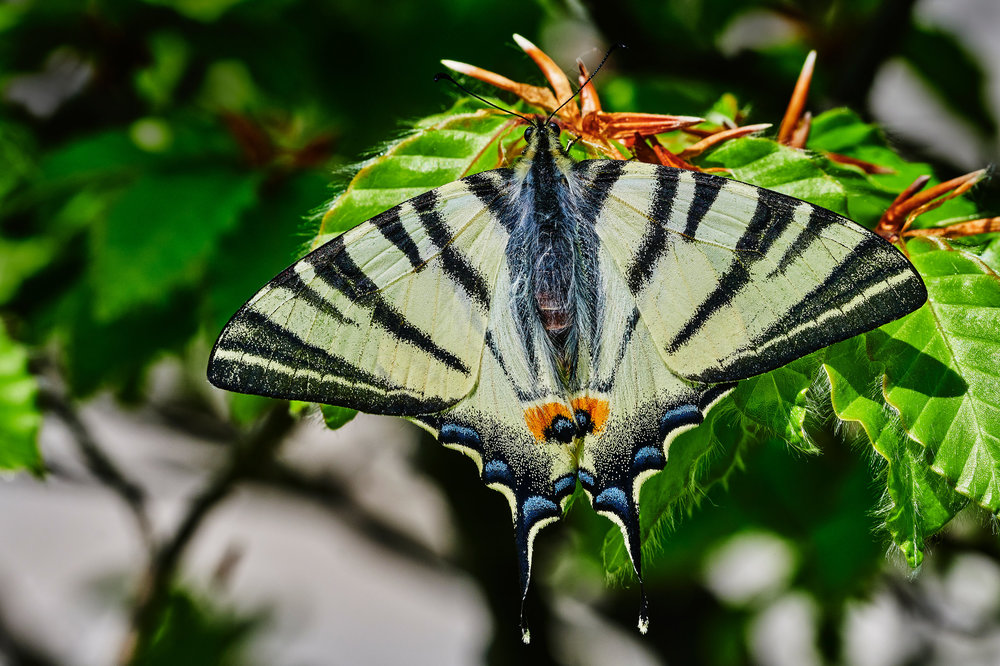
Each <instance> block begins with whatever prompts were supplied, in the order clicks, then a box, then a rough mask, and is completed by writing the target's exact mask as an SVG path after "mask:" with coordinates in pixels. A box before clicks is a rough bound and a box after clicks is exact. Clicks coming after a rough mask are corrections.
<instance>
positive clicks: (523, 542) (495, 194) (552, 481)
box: [208, 169, 576, 637]
mask: <svg viewBox="0 0 1000 666" xmlns="http://www.w3.org/2000/svg"><path fill="white" fill-rule="evenodd" d="M510 178H511V172H510V171H509V170H506V169H498V170H495V171H491V172H486V173H482V174H477V175H475V176H470V177H469V178H465V179H462V180H459V181H456V182H454V183H450V184H448V185H445V186H443V187H440V188H438V189H436V190H432V191H431V192H428V193H426V194H423V195H421V196H418V197H416V198H414V199H410V200H409V201H406V202H404V203H403V204H400V205H399V206H396V207H395V208H393V209H391V210H388V211H386V212H385V213H382V214H381V215H378V216H377V217H375V218H373V219H371V220H369V221H367V222H365V223H364V224H361V225H359V226H358V227H356V228H355V229H353V230H351V231H349V232H347V233H345V234H343V235H341V236H339V237H337V238H335V239H333V240H332V241H330V242H329V243H327V244H326V245H324V246H322V247H320V248H319V249H317V250H316V251H314V252H312V253H311V254H309V255H307V256H306V257H305V258H303V259H302V260H300V261H298V262H297V263H295V264H294V265H292V266H291V267H289V268H288V269H286V270H285V271H284V272H282V273H281V274H280V275H279V276H278V277H276V278H275V279H274V280H272V281H271V282H270V283H268V284H267V285H266V286H265V287H264V288H263V289H261V290H260V291H259V292H258V293H257V294H256V295H255V296H254V297H253V298H252V299H251V300H250V301H249V302H248V303H247V304H246V305H244V306H243V307H242V308H241V309H240V310H239V311H238V312H237V313H236V314H235V315H234V316H233V318H232V320H231V321H230V322H229V324H228V325H227V326H226V328H225V329H224V330H223V332H222V334H221V335H220V337H219V340H218V342H217V343H216V345H215V349H214V350H213V352H212V356H211V360H210V363H209V371H208V373H209V379H210V380H211V382H212V383H213V384H215V385H216V386H218V387H220V388H224V389H228V390H232V391H237V392H241V393H253V394H259V395H267V396H272V397H277V398H285V399H294V400H307V401H314V402H323V403H330V404H337V405H344V406H348V407H353V408H356V409H361V410H363V411H366V412H372V413H382V414H394V415H402V416H409V417H412V420H414V421H415V422H417V423H418V424H420V425H422V426H423V427H424V428H426V429H428V430H429V431H431V432H432V433H433V434H434V435H435V436H437V437H438V439H439V440H440V441H441V442H442V443H443V444H445V445H446V446H448V447H451V448H454V449H457V450H460V451H462V452H463V453H465V454H467V455H469V456H470V457H471V458H472V459H473V460H474V461H475V462H476V464H477V466H478V468H479V471H480V475H481V477H482V479H483V481H484V482H485V483H486V484H487V485H488V486H489V487H491V488H493V489H495V490H498V491H500V492H501V493H503V494H504V495H505V496H506V497H507V499H508V501H509V502H510V506H511V512H512V514H513V518H514V531H515V539H516V543H517V548H518V555H519V561H520V570H521V582H522V599H523V596H524V593H526V591H527V587H528V581H529V579H530V572H531V552H532V543H533V541H534V538H535V535H536V534H537V533H538V531H539V530H540V529H541V528H542V527H544V526H545V525H548V524H550V523H552V522H554V521H556V520H558V519H559V517H560V516H561V515H562V505H563V503H564V501H565V500H566V499H567V498H568V497H569V495H570V494H571V493H572V491H573V488H574V487H575V483H576V473H575V457H574V455H573V453H572V452H571V451H570V449H569V447H568V446H567V444H566V443H564V442H554V441H549V440H548V439H547V437H546V435H545V432H543V430H544V428H543V426H544V425H545V424H544V423H542V420H541V418H542V417H543V416H544V415H545V414H547V413H549V412H553V410H554V412H565V413H568V408H567V407H566V406H565V404H564V403H565V402H566V400H565V399H564V398H559V397H558V396H557V393H558V389H557V387H556V386H555V384H554V383H553V382H552V381H551V380H550V375H549V374H546V373H545V372H543V371H542V370H541V369H540V366H539V364H540V363H541V359H542V358H543V357H544V344H545V342H544V340H542V339H540V338H539V337H537V336H535V335H533V334H532V331H527V330H525V328H524V325H523V322H524V320H525V317H524V316H523V314H524V313H523V312H519V308H518V306H516V305H515V304H514V303H513V302H512V296H511V295H512V293H513V288H512V284H511V282H512V279H515V278H512V267H511V266H510V265H509V263H508V261H509V257H508V255H507V253H506V252H505V249H506V248H507V246H508V240H509V238H510V231H511V229H512V227H513V225H514V224H515V223H516V220H517V219H518V217H519V216H520V214H521V213H520V212H519V209H518V206H517V205H516V202H514V201H512V200H511V197H510V192H509V182H510ZM514 270H517V267H514ZM522 622H523V616H522ZM523 628H524V631H525V637H527V629H526V627H523Z"/></svg>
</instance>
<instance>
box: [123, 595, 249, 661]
mask: <svg viewBox="0 0 1000 666" xmlns="http://www.w3.org/2000/svg"><path fill="white" fill-rule="evenodd" d="M264 620H265V616H264V614H262V613H259V612H257V613H252V614H248V613H245V612H241V613H237V612H234V611H233V610H231V609H227V608H224V607H221V606H220V605H219V604H218V603H216V602H214V601H211V600H210V599H209V598H208V597H204V596H202V595H196V594H194V593H192V592H190V591H188V590H184V589H180V588H178V589H174V590H171V592H170V596H169V598H168V599H167V601H166V604H165V605H164V608H163V611H162V613H161V615H160V617H159V618H158V621H159V625H158V626H157V627H156V631H155V632H154V633H153V635H152V636H151V637H150V640H149V641H148V642H146V643H145V644H142V645H141V646H140V648H139V652H138V654H137V655H136V656H135V658H134V659H133V661H132V662H131V663H134V664H142V665H143V666H174V665H175V664H189V665H191V666H208V665H209V664H213V665H221V666H226V665H235V664H246V663H253V662H248V661H247V658H248V651H247V643H248V642H249V640H250V639H251V638H252V637H253V635H254V633H255V631H256V630H258V629H259V628H260V627H261V626H262V624H263V623H264Z"/></svg>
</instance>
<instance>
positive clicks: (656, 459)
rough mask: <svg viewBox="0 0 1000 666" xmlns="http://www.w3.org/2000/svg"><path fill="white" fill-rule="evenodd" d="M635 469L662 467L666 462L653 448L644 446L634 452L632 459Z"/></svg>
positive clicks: (656, 449)
mask: <svg viewBox="0 0 1000 666" xmlns="http://www.w3.org/2000/svg"><path fill="white" fill-rule="evenodd" d="M632 462H633V463H635V465H636V466H637V467H644V468H645V467H662V466H663V465H664V463H666V462H667V461H666V460H665V459H664V457H663V452H662V451H661V450H660V449H659V448H657V447H655V446H644V447H642V448H641V449H639V450H638V451H636V452H635V457H634V458H633V459H632Z"/></svg>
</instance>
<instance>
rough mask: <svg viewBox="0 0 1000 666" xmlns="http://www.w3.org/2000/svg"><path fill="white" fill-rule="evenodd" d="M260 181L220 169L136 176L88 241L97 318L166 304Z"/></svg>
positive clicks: (197, 270) (198, 269) (196, 271)
mask: <svg viewBox="0 0 1000 666" xmlns="http://www.w3.org/2000/svg"><path fill="white" fill-rule="evenodd" d="M256 186H257V179H256V178H255V177H254V176H253V175H251V174H249V173H243V172H240V171H235V170H230V169H225V168H218V169H198V170H194V171H190V172H171V173H150V174H147V175H143V176H140V177H139V178H138V179H137V180H136V181H135V182H134V183H133V184H132V186H131V187H129V188H128V189H127V190H126V191H125V193H124V194H122V196H121V197H120V198H119V199H118V200H117V201H116V202H115V205H114V206H113V208H112V209H111V211H110V213H109V214H108V218H107V220H105V221H104V224H103V225H102V226H100V227H98V228H97V229H96V230H95V233H94V236H93V239H92V249H91V252H92V256H93V264H92V285H93V288H94V296H95V307H96V317H97V318H98V319H99V320H103V321H110V320H113V319H116V318H118V317H121V316H122V315H124V314H126V313H128V312H129V311H131V310H132V309H133V308H135V307H137V306H139V305H142V304H144V303H164V302H165V301H166V300H167V298H168V295H169V294H170V293H171V292H172V291H173V290H175V289H177V288H178V287H182V286H187V285H191V284H193V283H194V282H195V281H196V280H197V279H198V278H199V277H200V276H201V274H202V273H203V271H204V268H205V264H206V262H207V260H208V258H209V257H210V256H211V254H212V253H213V252H214V250H215V248H216V245H217V243H218V241H219V239H220V238H221V237H222V236H223V235H224V234H225V233H226V232H227V231H229V230H230V229H232V228H234V227H235V226H236V223H237V220H238V219H239V216H240V214H241V213H242V212H243V210H244V209H246V208H248V207H249V206H251V205H252V204H253V203H254V202H255V200H256Z"/></svg>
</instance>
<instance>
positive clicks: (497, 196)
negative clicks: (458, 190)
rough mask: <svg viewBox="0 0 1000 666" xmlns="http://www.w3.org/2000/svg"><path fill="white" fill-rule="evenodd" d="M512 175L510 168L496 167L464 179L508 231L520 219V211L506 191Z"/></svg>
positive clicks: (470, 189) (512, 228)
mask: <svg viewBox="0 0 1000 666" xmlns="http://www.w3.org/2000/svg"><path fill="white" fill-rule="evenodd" d="M512 175H513V172H512V171H511V170H510V169H494V170H493V171H485V172H483V173H477V174H475V175H472V176H469V177H467V178H464V179H462V182H463V183H465V185H466V186H467V187H468V188H469V191H470V192H472V193H473V194H475V195H476V196H477V197H478V198H479V200H480V201H481V202H482V204H483V205H484V206H486V209H487V210H489V211H490V214H491V215H492V216H493V219H495V220H496V221H497V222H499V224H500V226H502V227H503V228H504V229H506V231H507V233H510V232H511V231H513V230H514V227H515V226H516V225H517V221H518V220H519V219H520V213H519V211H517V210H516V208H515V207H514V205H513V202H512V201H511V198H510V197H509V196H507V192H506V188H507V187H508V184H509V182H510V179H511V177H512ZM498 180H499V181H500V182H499V183H498V182H497V181H498Z"/></svg>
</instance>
